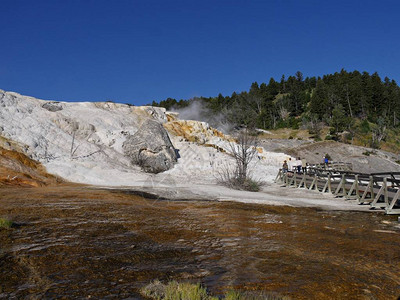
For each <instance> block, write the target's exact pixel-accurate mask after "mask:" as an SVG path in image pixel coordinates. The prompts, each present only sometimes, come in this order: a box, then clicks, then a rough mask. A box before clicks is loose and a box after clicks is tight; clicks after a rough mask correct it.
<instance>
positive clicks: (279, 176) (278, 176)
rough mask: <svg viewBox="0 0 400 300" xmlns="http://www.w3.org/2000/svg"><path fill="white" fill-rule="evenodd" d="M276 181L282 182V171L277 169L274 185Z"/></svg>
mask: <svg viewBox="0 0 400 300" xmlns="http://www.w3.org/2000/svg"><path fill="white" fill-rule="evenodd" d="M278 179H280V180H282V169H279V172H278V174H277V175H276V177H275V180H274V182H275V183H276V182H277V180H278Z"/></svg>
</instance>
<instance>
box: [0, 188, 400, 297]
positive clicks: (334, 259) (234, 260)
mask: <svg viewBox="0 0 400 300" xmlns="http://www.w3.org/2000/svg"><path fill="white" fill-rule="evenodd" d="M0 216H3V217H4V216H8V217H12V218H13V220H14V221H15V222H17V223H19V224H21V226H20V227H18V228H14V229H12V230H0V298H4V299H9V298H14V299H20V298H28V299H29V298H32V299H36V298H47V299H50V298H88V297H91V298H104V299H115V298H118V299H124V298H140V295H139V293H138V290H139V289H140V288H141V287H142V286H143V285H145V284H147V283H149V282H150V281H151V280H153V279H156V278H157V279H160V280H171V279H177V280H191V281H193V282H199V281H200V282H202V283H203V284H204V285H205V286H206V287H207V288H209V289H210V290H211V291H212V292H213V293H215V294H219V293H222V292H223V291H224V290H226V289H229V288H232V287H234V288H239V289H248V290H267V291H273V292H277V293H279V294H281V295H288V296H292V297H293V298H295V299H395V298H397V296H399V295H400V228H399V226H398V223H397V222H396V219H397V217H395V216H385V215H383V214H379V213H359V212H332V211H329V212H328V211H318V210H316V209H306V208H290V207H271V206H264V205H256V204H243V203H233V202H207V201H203V202H199V201H193V202H190V201H182V202H179V201H175V202H171V201H156V200H154V199H153V200H146V199H144V198H141V197H138V196H133V195H128V194H125V193H120V192H112V191H98V190H89V189H86V188H82V187H58V188H43V189H0Z"/></svg>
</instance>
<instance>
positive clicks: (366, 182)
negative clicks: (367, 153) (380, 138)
mask: <svg viewBox="0 0 400 300" xmlns="http://www.w3.org/2000/svg"><path fill="white" fill-rule="evenodd" d="M275 182H281V183H283V184H284V185H285V186H292V187H297V188H306V189H309V190H318V191H320V192H322V193H333V194H334V195H335V196H337V197H343V198H345V199H346V200H350V199H353V200H357V201H358V204H369V205H370V206H371V209H376V208H383V209H385V212H386V213H387V214H400V199H399V198H400V172H383V173H371V174H365V173H358V172H353V171H344V170H335V169H329V168H326V169H325V168H317V167H315V166H311V167H309V168H307V171H306V172H305V173H297V172H290V171H289V172H288V171H286V170H282V169H280V170H279V172H278V175H277V176H276V178H275Z"/></svg>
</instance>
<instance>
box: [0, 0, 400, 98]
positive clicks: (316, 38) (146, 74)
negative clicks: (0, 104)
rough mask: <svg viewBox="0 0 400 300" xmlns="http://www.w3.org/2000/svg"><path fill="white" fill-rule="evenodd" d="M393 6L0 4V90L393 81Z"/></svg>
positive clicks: (84, 94) (169, 91)
mask: <svg viewBox="0 0 400 300" xmlns="http://www.w3.org/2000/svg"><path fill="white" fill-rule="evenodd" d="M399 2H400V1H394V0H393V1H365V0H363V1H361V0H360V1H321V0H319V1H307V0H303V1H296V0H292V1H289V0H287V1H283V0H281V1H218V0H213V1H212V0H210V1H208V0H201V1H190V0H185V1H169V0H159V1H156V0H140V1H139V0H130V1H120V0H116V1H111V0H109V1H102V0H95V1H94V0H93V1H84V0H79V1H72V0H49V1H41V0H35V1H32V0H29V1H18V0H10V1H8V0H0V11H1V16H0V38H1V40H0V89H3V90H8V91H16V92H19V93H21V94H25V95H30V96H34V97H37V98H41V99H52V100H63V101H105V100H113V101H116V102H122V103H133V104H145V103H149V102H151V101H152V100H156V101H159V100H163V99H165V98H167V97H172V98H177V99H181V98H184V99H188V98H190V97H193V96H207V97H208V96H217V95H218V93H222V94H223V95H231V94H232V92H234V91H237V92H240V91H243V90H247V89H248V88H249V87H250V84H251V83H252V82H254V81H257V82H259V83H261V82H268V80H269V78H270V77H274V78H275V79H277V80H279V79H280V77H281V75H282V74H285V75H293V74H294V73H295V72H296V71H298V70H300V71H302V72H303V74H304V75H305V76H314V75H315V76H318V75H323V74H326V73H333V72H335V71H340V69H341V68H345V69H346V70H348V71H353V70H355V69H357V70H359V71H364V70H365V71H368V72H374V71H378V73H379V74H380V75H381V77H382V78H383V77H384V76H388V77H389V78H391V79H395V80H396V81H397V82H399V81H400V3H399Z"/></svg>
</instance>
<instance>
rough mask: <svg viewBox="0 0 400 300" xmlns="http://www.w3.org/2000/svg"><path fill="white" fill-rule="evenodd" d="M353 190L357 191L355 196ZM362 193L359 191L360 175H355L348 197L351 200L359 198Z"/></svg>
mask: <svg viewBox="0 0 400 300" xmlns="http://www.w3.org/2000/svg"><path fill="white" fill-rule="evenodd" d="M353 192H355V196H353ZM359 198H360V195H359V192H358V175H355V176H354V182H353V184H352V185H351V188H350V190H349V192H348V193H347V196H346V199H347V200H350V199H357V200H359Z"/></svg>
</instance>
